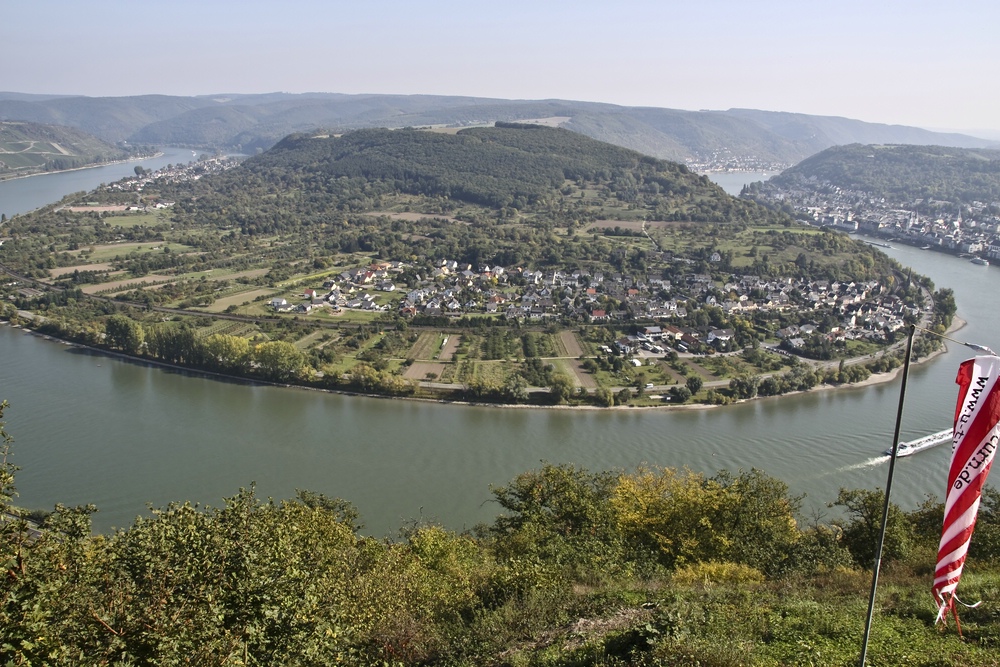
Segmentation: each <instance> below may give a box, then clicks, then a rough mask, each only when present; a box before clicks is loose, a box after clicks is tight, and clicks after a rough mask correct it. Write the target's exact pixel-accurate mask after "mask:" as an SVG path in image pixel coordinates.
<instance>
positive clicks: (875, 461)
mask: <svg viewBox="0 0 1000 667" xmlns="http://www.w3.org/2000/svg"><path fill="white" fill-rule="evenodd" d="M888 460H889V457H888V456H885V455H882V456H873V457H872V458H870V459H868V460H867V461H862V462H861V463H852V464H851V465H849V466H843V467H842V468H837V469H836V470H834V471H832V472H828V473H827V475H835V474H837V473H840V472H848V471H850V470H861V469H862V468H874V467H875V466H877V465H881V464H883V463H885V462H886V461H888Z"/></svg>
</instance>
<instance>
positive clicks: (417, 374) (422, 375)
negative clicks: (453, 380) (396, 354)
mask: <svg viewBox="0 0 1000 667" xmlns="http://www.w3.org/2000/svg"><path fill="white" fill-rule="evenodd" d="M444 369H445V365H444V364H434V363H429V362H425V361H417V362H414V363H412V364H410V367H409V368H407V369H406V372H405V373H403V377H404V378H406V379H407V380H426V379H427V374H428V373H434V375H436V376H437V377H438V378H440V377H441V375H442V374H443V373H444Z"/></svg>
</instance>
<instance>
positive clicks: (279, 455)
mask: <svg viewBox="0 0 1000 667" xmlns="http://www.w3.org/2000/svg"><path fill="white" fill-rule="evenodd" d="M174 161H176V158H175V160H174ZM29 180H30V179H29ZM50 199H58V196H56V197H52V198H50ZM887 252H888V253H889V254H890V255H892V256H893V257H895V258H897V259H899V260H900V261H901V262H902V263H903V264H906V265H912V266H913V267H914V268H915V269H916V270H917V271H919V272H921V273H924V274H927V275H929V276H931V278H932V279H933V280H934V282H935V283H936V284H937V285H938V286H947V287H952V288H954V289H955V292H956V299H957V302H958V308H959V316H961V317H962V318H963V319H965V320H967V321H968V322H969V325H968V326H967V327H966V328H965V329H963V330H961V331H960V332H959V333H958V334H956V336H957V337H959V338H961V339H962V340H970V341H974V342H977V343H981V344H985V345H989V346H991V347H993V348H995V349H996V348H997V347H998V345H1000V341H998V340H997V332H998V331H1000V313H998V312H997V311H996V309H995V308H994V307H991V306H992V304H991V303H990V301H992V300H991V299H988V298H984V296H985V295H989V294H996V293H997V291H998V290H1000V283H998V275H1000V273H998V269H997V268H996V267H980V266H975V265H973V264H971V263H970V262H968V261H964V260H960V259H957V258H955V257H951V256H947V255H942V254H937V253H933V252H929V251H921V250H919V249H917V248H910V247H905V246H903V247H900V248H893V249H889V250H888V251H887ZM971 354H972V352H971V351H970V350H968V349H966V348H961V347H958V346H955V345H953V344H952V345H950V349H949V352H948V353H947V354H945V355H942V356H940V357H938V358H936V359H934V360H932V361H930V362H929V363H927V364H923V365H919V366H916V367H914V368H913V369H912V370H911V373H910V384H909V387H908V389H907V400H906V406H905V410H904V416H903V430H902V434H903V437H904V439H910V438H915V437H917V436H920V435H924V434H927V433H930V432H933V431H937V430H940V429H942V428H946V427H948V426H949V425H950V422H951V419H952V415H953V410H954V402H955V397H956V394H957V389H956V387H955V384H954V378H955V373H956V371H957V368H958V364H959V362H960V361H961V360H963V359H965V358H967V357H968V356H970V355H971ZM4 398H5V399H7V400H8V401H9V402H10V404H11V405H10V408H9V410H8V412H7V415H6V420H7V430H8V431H9V432H10V433H11V434H12V435H13V436H14V437H15V439H16V441H15V443H14V454H15V456H14V460H15V462H16V463H17V465H19V466H21V467H22V470H21V471H20V472H19V473H18V477H17V486H18V489H19V491H20V493H21V495H20V498H19V502H20V504H22V505H23V506H27V507H38V508H50V507H51V506H52V505H53V504H54V503H57V502H59V503H64V504H67V505H75V504H83V503H94V504H96V505H97V506H98V507H99V509H100V511H99V513H98V514H97V515H96V516H95V521H94V524H95V528H96V529H97V530H108V529H110V528H111V527H113V526H117V527H125V526H127V525H129V524H130V523H131V521H132V519H133V518H134V517H135V516H136V515H138V514H141V513H143V512H144V510H145V507H146V504H147V503H151V504H152V505H154V506H162V505H165V504H166V503H168V502H171V501H178V500H191V501H193V502H200V503H202V504H208V505H214V506H217V505H219V504H221V502H222V498H224V497H225V496H228V495H232V494H234V493H235V492H236V491H237V490H238V489H239V487H241V486H248V485H249V484H251V483H253V482H256V485H257V490H258V493H259V494H260V495H261V496H263V497H268V496H270V497H274V498H276V499H283V498H289V497H292V496H293V495H294V493H295V489H310V490H313V491H319V492H322V493H325V494H327V495H329V496H338V497H342V498H345V499H347V500H350V501H351V502H353V503H355V504H356V505H357V506H358V508H359V510H360V511H361V514H362V519H363V521H364V522H365V524H366V526H367V528H366V531H365V532H366V533H368V534H372V535H377V536H383V535H393V534H395V533H396V531H397V530H398V529H399V528H400V527H401V526H403V525H404V524H405V523H406V522H407V521H409V520H411V519H424V520H433V521H438V522H440V523H442V524H443V525H445V526H446V527H448V528H451V529H455V530H461V529H463V528H468V527H471V526H472V525H474V524H475V523H477V522H480V521H489V520H491V519H492V518H493V517H494V516H495V514H496V513H497V511H498V507H497V506H496V505H495V504H493V503H491V502H489V501H490V498H491V495H490V492H489V486H490V484H503V483H505V482H507V481H508V480H510V479H511V478H512V477H513V476H514V475H516V474H517V473H519V472H521V471H524V470H527V469H530V468H535V467H537V466H538V465H539V464H540V462H542V461H549V462H554V463H574V464H578V465H581V466H584V467H587V468H589V469H592V470H603V469H610V468H632V467H634V466H636V465H639V464H642V463H648V464H655V465H667V466H677V467H682V466H687V467H689V468H691V469H694V470H699V471H704V472H706V473H710V474H713V473H715V472H716V471H718V470H720V469H723V468H725V469H729V470H734V471H735V470H737V469H739V468H744V469H749V468H751V467H756V468H760V469H762V470H764V471H765V472H767V473H769V474H771V475H774V476H777V477H779V478H781V479H783V480H785V481H786V482H787V483H788V484H789V485H790V487H791V489H792V491H793V492H795V493H801V494H807V495H806V500H805V507H806V511H805V512H804V513H805V514H806V518H809V517H811V516H812V515H814V514H816V513H823V512H828V510H826V503H828V502H831V501H833V500H834V499H835V498H836V495H837V490H838V489H839V488H840V487H848V488H855V487H865V488H875V487H879V486H883V485H884V483H885V473H886V466H885V459H884V457H881V456H880V452H881V451H882V450H884V449H886V448H887V447H888V446H889V445H890V440H891V436H892V430H893V425H894V418H895V413H896V406H897V402H898V399H899V380H898V379H897V380H896V381H895V382H892V383H886V384H881V385H874V386H868V387H861V388H848V389H841V390H837V391H818V392H810V393H807V394H802V395H796V396H786V397H780V398H772V399H762V400H757V401H751V402H749V403H745V404H742V405H736V406H728V407H725V408H716V409H708V410H670V409H666V410H640V409H623V410H581V411H578V410H556V409H503V408H487V407H469V406H460V405H447V404H438V403H429V402H413V401H405V400H401V399H371V398H360V397H352V396H341V395H336V394H327V393H323V392H317V391H307V390H299V389H284V388H277V387H269V386H258V385H252V384H244V383H237V382H226V381H219V380H216V379H208V378H203V377H199V376H197V375H191V374H187V373H181V372H174V371H165V370H162V369H158V368H154V367H151V366H147V365H145V364H143V363H138V362H129V361H121V360H118V359H113V358H110V357H106V356H103V355H100V354H96V353H91V352H88V351H85V350H80V349H76V348H72V347H69V346H67V345H63V344H61V343H58V342H54V341H47V340H44V339H42V338H40V337H38V336H35V335H31V334H27V333H25V332H23V331H20V330H17V329H13V328H11V327H4V326H0V399H4ZM947 457H948V450H947V447H940V448H937V449H934V450H931V451H928V452H923V453H921V454H918V455H916V456H913V457H909V458H906V459H901V460H900V461H899V464H898V465H897V468H896V479H895V481H894V486H893V498H894V500H896V501H897V502H899V503H901V504H903V505H905V506H908V507H912V506H915V505H916V504H917V503H919V502H920V501H921V500H923V498H924V497H925V496H926V495H927V494H929V493H934V494H936V495H938V496H939V497H941V496H942V495H943V487H944V478H945V474H946V466H947Z"/></svg>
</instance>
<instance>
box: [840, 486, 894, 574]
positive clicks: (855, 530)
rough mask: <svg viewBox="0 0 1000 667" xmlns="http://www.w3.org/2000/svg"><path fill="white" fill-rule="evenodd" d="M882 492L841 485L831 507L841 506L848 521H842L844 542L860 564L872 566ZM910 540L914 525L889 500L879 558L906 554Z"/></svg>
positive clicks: (890, 557) (880, 511)
mask: <svg viewBox="0 0 1000 667" xmlns="http://www.w3.org/2000/svg"><path fill="white" fill-rule="evenodd" d="M884 504H885V492H884V491H882V490H877V491H870V490H867V489H853V490H848V489H841V490H840V493H839V494H838V495H837V501H836V502H835V503H832V504H831V507H843V508H844V509H845V510H846V511H847V516H848V519H849V520H848V521H847V522H846V523H843V524H842V528H843V543H844V546H846V547H847V549H848V551H850V552H851V556H853V557H854V562H855V563H857V564H858V565H860V566H862V567H874V565H875V552H876V549H877V547H878V534H879V531H880V529H881V525H882V506H883V505H884ZM912 542H913V527H912V525H911V524H910V521H909V520H908V518H907V516H906V514H905V513H904V512H903V511H902V510H901V509H900V508H899V506H898V505H896V504H895V503H889V519H888V521H887V523H886V531H885V544H884V547H883V549H882V560H883V561H885V562H887V563H888V562H890V561H894V560H901V559H903V558H905V557H906V556H907V554H908V553H909V551H910V546H911V544H912Z"/></svg>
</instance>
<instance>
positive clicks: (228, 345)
mask: <svg viewBox="0 0 1000 667" xmlns="http://www.w3.org/2000/svg"><path fill="white" fill-rule="evenodd" d="M202 351H203V353H204V356H205V361H206V364H207V365H208V366H209V367H210V368H214V369H216V370H220V371H223V372H226V373H242V372H243V371H245V370H246V369H247V368H248V367H249V365H250V357H251V354H250V341H249V340H247V339H246V338H243V337H241V336H229V335H226V334H212V335H211V336H209V337H208V338H206V339H205V340H204V341H203V342H202Z"/></svg>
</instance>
